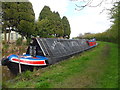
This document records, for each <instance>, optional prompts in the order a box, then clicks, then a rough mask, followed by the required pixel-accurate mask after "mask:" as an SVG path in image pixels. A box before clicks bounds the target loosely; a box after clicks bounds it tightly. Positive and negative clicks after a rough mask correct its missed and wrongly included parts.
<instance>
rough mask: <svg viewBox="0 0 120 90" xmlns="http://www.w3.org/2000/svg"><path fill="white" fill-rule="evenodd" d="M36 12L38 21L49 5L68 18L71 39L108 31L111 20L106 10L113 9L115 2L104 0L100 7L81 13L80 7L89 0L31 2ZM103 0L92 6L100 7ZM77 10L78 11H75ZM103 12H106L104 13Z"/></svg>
mask: <svg viewBox="0 0 120 90" xmlns="http://www.w3.org/2000/svg"><path fill="white" fill-rule="evenodd" d="M29 1H30V2H31V3H32V5H33V9H34V12H35V17H36V20H37V19H38V16H39V13H40V12H41V10H42V8H43V7H44V6H45V5H47V6H49V7H50V8H51V10H52V11H58V12H59V14H60V16H61V18H62V17H63V16H66V17H67V18H68V20H69V23H70V26H71V35H70V36H71V37H76V36H78V35H79V34H80V33H82V34H84V33H87V32H91V33H99V32H104V31H105V30H107V29H108V28H109V27H110V25H111V22H110V20H109V15H108V11H107V10H104V9H105V8H107V9H110V8H111V7H112V4H111V3H112V1H115V0H104V1H106V2H105V3H102V5H101V6H100V7H94V8H93V7H86V8H84V9H83V10H80V11H79V8H78V7H77V6H76V5H75V4H77V5H78V6H80V5H85V4H86V3H87V2H83V1H89V0H29ZM100 1H102V0H93V2H92V4H91V5H92V6H95V5H98V3H100ZM75 8H76V9H77V10H75ZM102 10H104V11H103V12H102ZM100 12H102V13H101V14H100Z"/></svg>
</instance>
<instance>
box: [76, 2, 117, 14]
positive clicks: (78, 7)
mask: <svg viewBox="0 0 120 90" xmlns="http://www.w3.org/2000/svg"><path fill="white" fill-rule="evenodd" d="M82 1H83V2H84V3H85V2H86V4H85V5H81V6H79V5H77V4H75V5H76V7H77V8H75V10H77V11H80V10H82V9H84V8H85V7H100V6H102V5H103V4H111V3H114V2H117V0H116V1H115V0H111V1H109V0H101V1H100V3H98V4H97V5H92V3H93V2H94V0H87V1H86V0H82ZM82 1H81V2H82ZM108 1H109V2H110V3H107V2H108ZM105 10H107V8H106V7H104V9H103V10H102V11H101V12H100V14H101V13H102V12H103V11H105Z"/></svg>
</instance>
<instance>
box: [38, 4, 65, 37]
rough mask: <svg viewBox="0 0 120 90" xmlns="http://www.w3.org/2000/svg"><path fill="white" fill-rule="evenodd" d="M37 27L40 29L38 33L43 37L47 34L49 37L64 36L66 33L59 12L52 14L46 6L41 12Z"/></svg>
mask: <svg viewBox="0 0 120 90" xmlns="http://www.w3.org/2000/svg"><path fill="white" fill-rule="evenodd" d="M37 25H38V26H37V29H39V30H38V31H40V32H41V34H42V35H44V34H46V35H47V36H48V37H50V36H52V37H61V36H63V33H64V31H63V24H62V20H61V18H60V15H59V13H58V12H52V11H51V10H50V8H49V7H48V6H44V8H43V9H42V11H41V12H40V14H39V20H38V24H37ZM38 27H39V28H38ZM45 32H46V33H45ZM46 35H45V36H46ZM40 36H41V35H40ZM42 37H44V36H42Z"/></svg>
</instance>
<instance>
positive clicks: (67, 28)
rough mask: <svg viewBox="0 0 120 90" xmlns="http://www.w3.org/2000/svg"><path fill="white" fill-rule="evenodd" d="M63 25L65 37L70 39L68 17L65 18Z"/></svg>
mask: <svg viewBox="0 0 120 90" xmlns="http://www.w3.org/2000/svg"><path fill="white" fill-rule="evenodd" d="M62 24H63V28H64V37H66V38H69V37H70V33H71V31H70V24H69V21H68V19H67V17H65V16H64V17H63V18H62Z"/></svg>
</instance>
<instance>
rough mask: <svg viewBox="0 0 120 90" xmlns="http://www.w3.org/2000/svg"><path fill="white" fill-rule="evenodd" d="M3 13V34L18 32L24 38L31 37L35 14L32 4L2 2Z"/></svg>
mask: <svg viewBox="0 0 120 90" xmlns="http://www.w3.org/2000/svg"><path fill="white" fill-rule="evenodd" d="M2 13H3V14H2V17H3V18H2V22H3V23H2V24H3V25H2V26H3V28H2V32H5V34H6V33H7V32H9V33H10V32H11V31H16V32H18V33H19V34H21V35H22V37H29V38H30V37H31V35H32V34H33V32H34V20H35V14H34V11H33V8H32V4H31V3H30V2H2ZM5 36H6V35H5ZM5 39H6V38H5Z"/></svg>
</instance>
